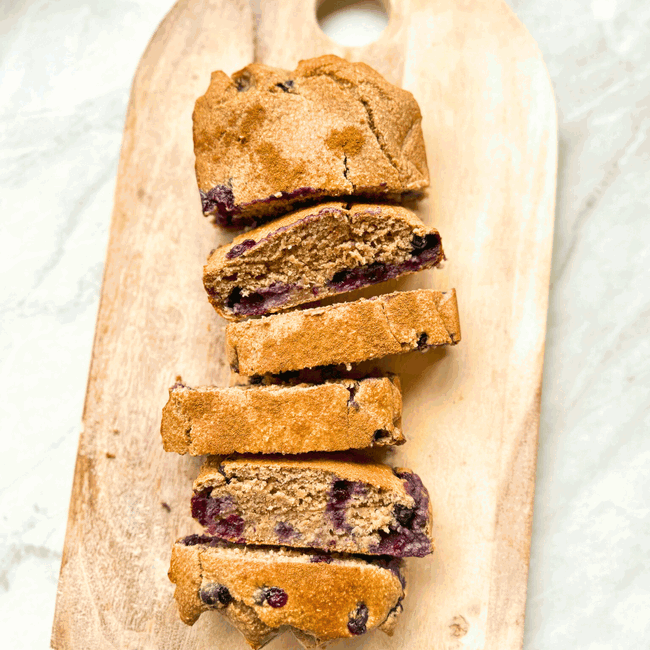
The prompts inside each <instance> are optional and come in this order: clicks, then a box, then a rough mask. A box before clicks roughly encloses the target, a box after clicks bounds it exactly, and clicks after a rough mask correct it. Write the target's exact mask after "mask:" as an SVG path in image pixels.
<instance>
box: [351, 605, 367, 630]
mask: <svg viewBox="0 0 650 650" xmlns="http://www.w3.org/2000/svg"><path fill="white" fill-rule="evenodd" d="M368 613H369V612H368V607H367V606H366V604H365V603H359V604H358V605H357V608H356V609H355V610H354V611H353V612H352V613H351V614H350V616H349V620H348V630H349V631H350V634H353V635H354V636H360V635H361V634H365V632H366V624H367V623H368Z"/></svg>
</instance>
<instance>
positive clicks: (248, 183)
mask: <svg viewBox="0 0 650 650" xmlns="http://www.w3.org/2000/svg"><path fill="white" fill-rule="evenodd" d="M421 120H422V116H421V114H420V110H419V108H418V105H417V102H416V101H415V99H414V98H413V95H411V93H409V92H407V91H405V90H402V89H401V88H398V87H397V86H393V85H392V84H390V83H388V82H387V81H386V80H385V79H384V78H383V77H382V76H381V75H380V74H379V73H378V72H376V71H375V70H373V69H372V68H371V67H369V66H368V65H366V64H365V63H351V62H349V61H346V60H344V59H341V58H339V57H338V56H334V55H326V56H321V57H318V58H315V59H309V60H305V61H301V62H300V63H299V64H298V67H297V68H296V70H282V69H279V68H271V67H269V66H266V65H262V64H260V63H252V64H251V65H248V66H246V67H245V68H244V69H243V70H240V71H239V72H236V73H235V74H233V75H232V77H228V75H226V74H225V73H224V72H213V73H212V77H211V80H210V86H209V88H208V90H207V92H206V94H205V95H204V96H203V97H200V98H199V99H198V100H197V101H196V105H195V109H194V114H193V123H194V153H195V154H196V178H197V182H198V185H199V191H200V193H201V203H202V206H203V212H204V214H205V215H206V216H210V217H214V219H215V221H216V222H217V223H218V224H219V225H223V226H242V225H244V224H251V223H261V222H263V221H267V220H268V219H270V218H272V217H276V216H279V215H281V214H284V213H286V212H288V211H289V210H291V209H292V208H295V206H296V205H298V204H306V203H309V202H311V203H314V202H317V201H323V199H326V198H327V197H338V196H360V197H365V198H369V199H375V200H386V199H390V200H400V199H401V198H414V197H417V196H419V195H420V194H421V192H422V190H423V189H424V188H425V187H427V186H428V185H429V172H428V169H427V162H426V154H425V150H424V138H423V135H422V128H421V126H420V122H421Z"/></svg>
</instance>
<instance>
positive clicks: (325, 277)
mask: <svg viewBox="0 0 650 650" xmlns="http://www.w3.org/2000/svg"><path fill="white" fill-rule="evenodd" d="M444 259H445V256H444V252H443V250H442V243H441V241H440V235H439V234H438V231H437V230H434V229H427V228H426V226H425V225H424V224H423V223H422V222H421V221H420V220H419V219H418V218H417V217H416V216H415V214H413V212H411V211H410V210H407V209H406V208H402V207H399V206H393V205H381V204H353V205H350V206H349V207H346V206H345V205H344V204H342V203H326V204H320V205H317V206H314V207H312V208H306V209H303V210H298V211H296V212H293V213H291V214H289V215H287V216H285V217H283V218H282V219H278V220H277V221H274V222H272V223H271V224H267V225H266V226H262V227H260V228H257V229H256V230H252V231H250V232H247V233H245V234H243V235H240V236H239V237H236V238H235V239H234V240H233V241H232V242H231V243H230V244H228V245H227V246H222V247H221V248H218V249H217V250H216V251H214V252H213V253H212V254H211V255H210V258H209V260H208V263H207V264H206V266H205V268H204V271H203V284H204V285H205V289H206V291H207V292H208V296H209V299H210V303H211V304H212V306H213V307H214V308H215V309H216V310H217V312H218V313H219V314H221V316H223V317H225V318H227V319H228V320H240V319H242V318H246V317H249V316H262V315H264V314H270V313H273V312H277V311H281V310H284V309H287V308H289V307H295V306H296V305H300V304H303V303H306V302H312V301H313V300H315V299H317V298H318V299H321V298H325V297H327V296H331V295H334V294H337V293H343V292H345V291H352V290H353V289H360V288H361V287H365V286H368V285H371V284H376V283H378V282H384V281H386V280H392V279H393V278H397V277H400V276H402V275H406V274H408V273H414V272H416V271H421V270H423V269H427V268H431V267H435V266H437V265H438V264H440V263H441V262H442V261H443V260H444Z"/></svg>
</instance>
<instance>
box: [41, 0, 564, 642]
mask: <svg viewBox="0 0 650 650" xmlns="http://www.w3.org/2000/svg"><path fill="white" fill-rule="evenodd" d="M254 24H255V27H254ZM330 52H331V53H335V54H339V55H341V56H344V57H346V58H349V59H350V60H361V61H365V62H367V63H369V64H370V65H372V66H373V67H375V68H376V69H378V70H379V71H380V72H381V73H383V74H384V75H385V76H386V77H387V78H388V79H389V80H390V81H392V82H393V83H396V84H399V85H401V86H402V87H404V88H406V89H407V90H410V91H411V92H412V93H413V94H414V95H415V97H416V99H417V100H418V102H419V103H420V106H421V109H422V113H423V116H424V120H423V128H424V131H425V137H426V143H427V155H428V160H429V168H430V171H431V177H432V183H431V188H430V190H429V193H428V198H427V199H426V200H424V201H422V202H421V203H420V204H419V205H418V206H417V208H416V209H417V212H418V214H419V215H420V216H421V218H422V219H423V220H424V221H425V223H427V224H428V225H432V226H435V227H437V228H438V229H439V230H440V232H441V234H442V238H443V242H444V246H445V251H446V253H447V257H448V262H447V263H446V265H445V267H444V269H443V270H437V271H428V272H424V273H420V274H418V275H416V276H411V277H409V278H406V279H403V280H399V281H393V282H390V283H386V285H382V286H381V287H380V288H379V289H374V290H373V291H372V292H370V293H377V292H378V291H391V290H395V289H411V288H418V287H430V288H435V289H447V288H450V287H455V288H456V289H457V291H458V301H459V307H460V313H461V322H462V330H463V341H462V343H461V344H460V345H458V346H456V347H455V348H453V349H451V350H446V351H444V350H438V351H433V352H429V353H427V354H419V353H413V354H409V355H403V356H401V357H394V358H391V359H388V360H385V361H384V362H382V363H381V364H379V365H380V366H381V367H383V368H386V369H390V370H393V371H395V372H398V373H399V374H400V376H401V378H402V385H403V389H404V432H405V435H406V437H407V440H408V442H407V444H406V445H404V446H403V447H401V448H400V449H399V450H398V451H397V452H396V453H395V454H394V455H393V456H391V457H390V462H392V463H394V464H398V465H403V466H407V467H411V468H412V469H414V470H415V471H416V472H418V473H419V474H420V475H421V476H422V478H423V480H424V482H425V484H426V485H427V487H428V488H429V491H430V494H431V501H432V505H433V512H434V526H435V528H434V532H435V536H436V542H437V550H436V553H435V554H434V555H432V556H430V557H428V558H425V559H420V560H418V559H413V560H409V561H408V569H409V576H410V577H409V585H408V589H409V596H408V598H407V599H406V601H405V611H404V614H403V616H402V619H401V621H400V622H399V624H398V627H397V631H396V633H395V636H394V637H393V638H392V639H391V638H389V637H387V636H385V635H383V634H381V633H380V632H373V633H372V634H369V635H368V636H367V637H362V638H359V639H356V640H354V641H348V642H340V643H337V644H334V645H333V646H331V647H333V648H341V649H343V648H349V649H354V648H370V647H372V648H373V649H384V648H385V649H388V648H391V649H393V650H398V649H399V650H405V649H407V648H408V649H409V650H412V649H420V648H433V649H435V650H452V649H456V648H467V649H472V650H479V649H480V650H483V649H485V650H511V649H515V648H520V647H521V644H522V637H523V623H524V609H525V598H526V579H527V572H528V557H529V546H530V534H531V519H532V500H533V491H534V477H535V458H536V448H537V431H538V422H539V403H540V389H541V388H540V387H541V377H542V362H543V355H544V334H545V324H546V308H547V297H548V281H549V271H550V261H551V244H552V231H553V212H554V196H555V171H556V149H557V146H556V144H557V143H556V115H555V104H554V99H553V93H552V90H551V86H550V82H549V79H548V75H547V73H546V70H545V68H544V64H543V61H542V59H541V55H540V53H539V51H538V49H537V47H536V45H535V43H534V42H533V40H532V38H531V37H530V35H529V34H528V33H527V32H526V30H525V29H524V28H523V26H522V25H521V24H520V23H519V22H518V20H517V19H516V18H515V16H514V15H513V14H512V12H511V11H510V10H509V9H508V7H507V6H506V5H505V3H504V2H503V1H502V0H436V1H435V2H431V1H428V0H391V12H390V21H389V25H388V27H387V29H386V31H385V32H384V33H383V34H382V36H381V37H380V38H379V40H378V41H376V42H375V43H373V44H371V45H368V46H366V47H363V48H343V47H341V46H338V45H336V44H335V43H333V42H332V41H330V40H329V39H328V38H327V37H326V36H325V35H324V34H323V33H322V31H321V30H320V28H319V27H318V25H317V23H316V18H315V6H314V3H313V1H311V0H310V1H305V0H269V1H267V2H263V3H262V9H261V15H260V16H259V17H258V20H257V21H254V20H253V15H252V12H251V9H250V7H249V5H248V4H247V3H246V2H245V1H244V0H205V1H203V2H199V1H189V0H187V1H183V2H179V3H178V4H177V5H176V6H175V7H174V8H173V9H172V11H171V12H170V13H169V15H168V16H167V17H166V18H165V20H164V21H163V23H162V24H161V26H160V28H159V29H158V31H157V32H156V34H155V35H154V37H153V38H152V40H151V43H150V45H149V47H148V49H147V51H146V52H145V54H144V56H143V58H142V61H141V63H140V66H139V68H138V72H137V74H136V78H135V80H134V83H133V89H132V93H131V100H130V104H129V109H128V115H127V120H126V127H125V133H124V141H123V145H122V154H121V159H120V166H119V171H118V181H117V187H116V193H115V207H114V212H113V220H112V225H111V235H110V243H109V249H108V255H107V260H106V269H105V274H104V284H103V289H102V297H101V304H100V310H99V316H98V320H97V330H96V335H95V343H94V349H93V358H92V365H91V370H90V376H89V380H88V390H87V396H86V404H85V409H84V415H83V433H82V434H81V438H80V442H79V452H78V458H77V465H76V470H75V480H74V486H73V492H72V498H71V503H70V514H69V521H68V530H67V536H66V543H65V549H64V554H63V560H62V565H61V576H60V581H59V593H58V599H57V607H56V614H55V620H54V628H53V634H52V647H53V648H57V649H62V648H75V649H78V650H87V649H90V648H92V649H93V650H99V649H104V648H120V649H125V650H126V649H128V650H136V649H147V650H148V649H155V650H163V649H164V650H167V649H170V650H171V649H187V650H198V649H204V648H205V649H207V648H213V649H214V648H217V649H219V650H231V649H236V648H244V647H246V646H245V643H244V642H243V640H242V639H241V637H240V636H239V634H238V633H237V632H235V631H234V629H233V628H231V627H230V626H229V625H228V624H227V623H226V622H225V621H224V620H222V619H221V618H220V617H219V616H218V615H217V614H214V615H209V614H208V615H203V616H202V617H201V619H200V620H199V622H198V623H197V624H196V625H194V627H192V628H189V627H186V626H185V625H183V624H182V623H181V622H180V621H179V620H178V617H177V615H176V608H175V605H174V602H173V599H172V594H173V588H172V585H171V584H170V583H169V582H168V580H167V568H168V562H169V557H170V549H171V544H172V542H173V541H174V540H175V539H176V538H177V537H179V536H181V535H185V534H188V533H191V532H195V531H196V525H195V524H194V522H193V521H192V520H191V517H190V514H189V498H190V495H191V481H192V479H193V478H194V476H195V475H196V474H197V473H198V460H196V459H191V458H188V457H180V456H176V455H174V454H165V453H164V452H163V451H162V446H161V443H160V437H159V425H160V416H161V408H162V406H163V404H164V403H165V401H166V397H167V388H168V386H169V385H171V384H172V383H173V381H174V378H175V377H176V375H177V374H181V375H182V376H183V379H184V380H185V381H187V382H188V383H189V384H190V385H192V384H207V383H216V384H226V383H227V382H228V375H229V371H228V369H227V366H226V359H225V354H224V341H223V330H224V327H223V322H222V321H221V320H220V319H219V318H218V316H217V315H216V314H215V313H214V312H213V310H212V308H211V307H210V306H209V304H208V302H207V299H206V296H205V293H204V290H203V287H202V283H201V269H202V265H203V263H204V262H205V259H206V257H207V254H208V252H209V250H210V249H211V248H213V247H214V246H217V245H219V244H221V243H224V242H225V241H227V240H228V239H229V238H230V235H224V234H223V233H220V232H219V231H217V230H216V229H214V228H213V227H212V226H210V225H209V224H208V223H207V221H206V220H205V219H204V218H203V216H202V215H201V209H200V202H199V197H198V192H197V189H196V184H195V180H194V174H193V164H194V157H193V153H192V136H191V113H192V108H193V104H194V101H195V99H196V98H197V97H198V96H199V95H201V94H203V92H205V89H206V88H207V85H208V81H209V75H210V72H211V71H212V70H214V69H223V70H225V71H226V72H228V73H232V72H234V71H236V70H237V69H239V68H241V67H243V66H244V65H246V64H247V63H249V62H250V61H252V60H253V59H256V60H259V61H262V62H264V63H268V64H271V65H277V66H282V67H286V68H289V69H293V68H294V67H295V65H296V64H297V62H298V60H299V59H302V58H308V57H311V56H316V55H320V54H324V53H330ZM368 293H369V292H365V293H364V294H363V295H368ZM360 295H361V294H360ZM268 647H269V648H270V649H272V650H279V649H281V648H297V647H298V645H297V642H296V641H294V640H293V638H292V637H291V635H284V636H283V637H281V638H280V639H277V640H275V641H274V642H272V643H271V644H270V645H269V646H268Z"/></svg>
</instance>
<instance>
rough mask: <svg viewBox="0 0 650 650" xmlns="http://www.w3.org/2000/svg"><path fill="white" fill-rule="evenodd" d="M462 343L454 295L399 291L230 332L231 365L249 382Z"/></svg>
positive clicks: (269, 319)
mask: <svg viewBox="0 0 650 650" xmlns="http://www.w3.org/2000/svg"><path fill="white" fill-rule="evenodd" d="M459 341H460V322H459V319H458V305H457V302H456V291H455V290H454V289H452V290H451V291H447V292H441V291H432V290H428V289H419V290H416V291H397V292H395V293H389V294H385V295H382V296H378V297H376V298H371V299H369V300H366V299H362V300H356V301H354V302H346V303H341V304H336V305H329V306H328V307H317V308H312V309H305V310H303V311H294V312H288V313H285V314H274V315H271V316H264V317H262V318H259V319H251V320H247V321H243V322H239V323H230V324H229V325H228V327H227V328H226V348H227V352H228V359H229V361H230V365H231V367H232V368H233V370H234V371H235V372H239V373H241V374H242V375H248V376H251V375H263V374H266V373H271V374H277V373H281V372H286V371H292V370H300V369H301V368H313V367H314V366H327V365H336V364H350V363H357V362H360V361H365V360H367V359H375V358H378V357H383V356H386V355H388V354H397V353H401V352H409V351H411V350H418V349H419V350H426V349H427V348H430V347H433V346H439V345H455V344H456V343H458V342H459Z"/></svg>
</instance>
